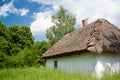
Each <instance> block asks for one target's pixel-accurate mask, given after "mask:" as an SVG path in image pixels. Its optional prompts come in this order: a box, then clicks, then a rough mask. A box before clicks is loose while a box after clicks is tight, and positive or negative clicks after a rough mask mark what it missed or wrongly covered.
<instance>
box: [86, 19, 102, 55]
mask: <svg viewBox="0 0 120 80" xmlns="http://www.w3.org/2000/svg"><path fill="white" fill-rule="evenodd" d="M102 21H103V19H98V20H97V21H96V22H95V23H94V26H93V30H92V32H91V33H90V39H89V40H88V43H87V50H89V51H93V52H97V53H99V54H100V53H102V52H103V50H102V46H97V45H98V44H99V45H100V35H101V29H100V26H101V25H102ZM96 43H97V44H96Z"/></svg>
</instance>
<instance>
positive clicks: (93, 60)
mask: <svg viewBox="0 0 120 80" xmlns="http://www.w3.org/2000/svg"><path fill="white" fill-rule="evenodd" d="M54 60H57V62H58V68H57V69H58V70H60V71H65V72H80V73H82V74H92V73H93V72H95V73H97V74H98V76H101V74H102V73H103V72H105V70H106V69H107V68H108V67H110V68H111V67H112V65H114V64H118V66H119V64H120V56H118V55H116V56H111V55H91V54H81V55H73V56H67V57H59V58H52V59H47V60H46V67H47V68H49V69H54Z"/></svg>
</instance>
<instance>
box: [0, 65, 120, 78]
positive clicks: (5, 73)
mask: <svg viewBox="0 0 120 80" xmlns="http://www.w3.org/2000/svg"><path fill="white" fill-rule="evenodd" d="M0 80H96V79H95V78H93V77H91V76H82V75H80V74H67V73H64V72H58V71H56V70H48V69H43V68H42V69H40V68H34V67H32V68H23V69H20V68H16V69H1V70H0ZM101 80H120V75H114V76H109V75H105V76H104V77H103V78H102V79H101Z"/></svg>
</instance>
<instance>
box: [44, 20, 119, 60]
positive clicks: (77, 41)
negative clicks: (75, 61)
mask: <svg viewBox="0 0 120 80" xmlns="http://www.w3.org/2000/svg"><path fill="white" fill-rule="evenodd" d="M83 51H92V52H96V53H98V54H101V53H104V52H110V53H120V29H118V28H117V27H115V26H114V25H112V24H111V23H109V22H108V21H107V20H105V19H98V20H97V21H95V22H93V23H90V24H88V25H87V26H85V27H82V28H81V29H79V30H76V31H74V32H71V33H69V34H67V35H65V36H64V37H63V38H62V39H61V40H59V41H58V42H57V43H56V44H55V45H53V46H52V47H51V48H50V49H49V50H48V51H46V52H45V53H44V54H43V57H44V58H45V57H55V56H60V55H69V54H71V53H78V52H79V53H80V52H83Z"/></svg>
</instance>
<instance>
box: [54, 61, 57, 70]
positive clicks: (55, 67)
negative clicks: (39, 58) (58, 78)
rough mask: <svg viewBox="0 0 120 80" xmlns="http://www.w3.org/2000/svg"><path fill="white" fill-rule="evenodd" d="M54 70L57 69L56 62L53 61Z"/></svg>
mask: <svg viewBox="0 0 120 80" xmlns="http://www.w3.org/2000/svg"><path fill="white" fill-rule="evenodd" d="M54 69H57V60H55V61H54Z"/></svg>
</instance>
